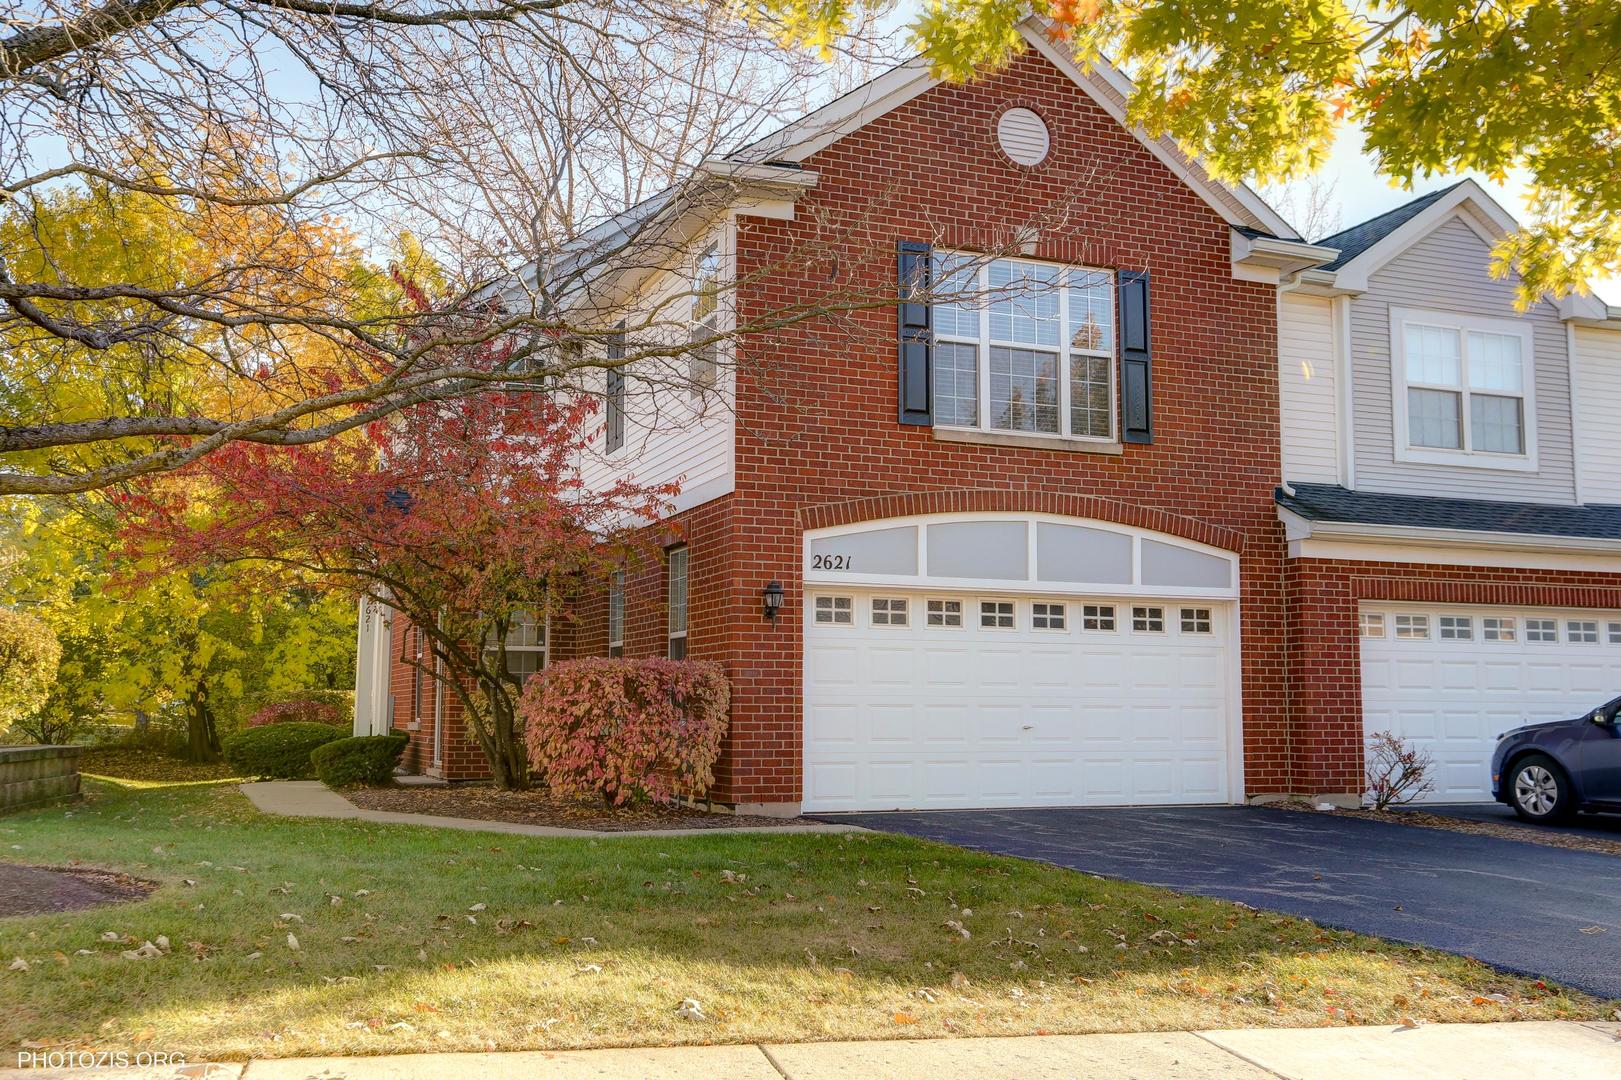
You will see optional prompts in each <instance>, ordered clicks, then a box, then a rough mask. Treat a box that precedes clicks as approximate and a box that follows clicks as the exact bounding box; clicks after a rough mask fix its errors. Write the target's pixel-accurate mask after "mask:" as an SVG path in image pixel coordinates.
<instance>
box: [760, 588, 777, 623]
mask: <svg viewBox="0 0 1621 1080" xmlns="http://www.w3.org/2000/svg"><path fill="white" fill-rule="evenodd" d="M760 595H761V596H763V597H765V617H766V618H768V619H770V620H771V621H772V622H776V621H777V609H778V608H780V607H782V582H780V581H776V580H773V581H772V582H771V584H769V585H767V586H766V587H765V588H763V589H761V590H760Z"/></svg>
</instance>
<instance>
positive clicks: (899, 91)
mask: <svg viewBox="0 0 1621 1080" xmlns="http://www.w3.org/2000/svg"><path fill="white" fill-rule="evenodd" d="M1019 32H1020V33H1021V34H1022V35H1023V37H1024V39H1025V41H1026V42H1028V43H1029V44H1030V46H1031V47H1032V48H1034V49H1035V51H1036V52H1038V53H1039V54H1041V55H1042V56H1043V57H1045V58H1046V59H1047V60H1048V61H1049V62H1050V63H1052V64H1053V66H1055V67H1056V68H1058V70H1059V71H1062V72H1063V73H1064V74H1065V75H1067V76H1069V78H1070V80H1071V81H1072V82H1074V83H1075V85H1076V86H1078V87H1080V89H1081V90H1082V91H1084V92H1085V93H1086V95H1087V96H1088V97H1090V98H1091V99H1092V100H1093V101H1095V102H1096V103H1097V104H1098V105H1099V106H1100V107H1102V109H1103V110H1104V111H1105V112H1107V113H1108V114H1109V115H1110V116H1112V117H1113V118H1114V120H1115V122H1116V123H1118V124H1120V125H1121V126H1122V127H1125V128H1126V130H1128V131H1130V132H1131V134H1132V135H1133V136H1134V137H1135V138H1136V139H1137V141H1138V142H1140V143H1142V145H1143V146H1144V147H1145V148H1146V149H1147V150H1148V151H1149V153H1151V154H1153V155H1154V157H1156V158H1158V159H1159V161H1160V163H1161V164H1163V165H1164V166H1165V167H1166V168H1168V169H1170V170H1171V172H1172V173H1174V174H1176V176H1177V177H1178V178H1179V179H1180V180H1181V181H1182V182H1183V183H1184V184H1186V185H1187V186H1188V187H1189V188H1190V189H1191V190H1192V191H1193V192H1194V194H1196V195H1198V196H1199V198H1201V199H1202V200H1204V202H1205V203H1206V204H1207V205H1208V206H1209V207H1210V208H1211V209H1212V210H1214V211H1216V213H1217V214H1219V215H1220V216H1221V218H1222V220H1224V221H1226V222H1227V223H1228V224H1229V225H1233V226H1237V227H1245V228H1251V229H1260V230H1262V231H1264V232H1269V233H1272V234H1274V235H1276V236H1280V237H1282V238H1284V239H1286V240H1298V239H1300V234H1299V233H1298V232H1296V231H1295V230H1294V229H1293V228H1292V227H1291V226H1290V225H1289V223H1288V222H1287V221H1284V220H1283V218H1281V217H1280V216H1278V213H1277V211H1275V210H1273V209H1272V208H1271V207H1270V206H1268V205H1267V204H1266V203H1265V201H1264V200H1262V199H1261V197H1260V196H1259V195H1257V194H1255V192H1253V191H1251V190H1250V189H1249V188H1248V187H1247V186H1245V185H1243V184H1237V185H1228V184H1223V183H1221V182H1220V181H1218V180H1216V179H1214V178H1213V177H1211V176H1210V175H1209V174H1208V173H1206V172H1205V170H1204V167H1203V166H1201V165H1200V164H1199V163H1198V162H1197V161H1195V160H1194V159H1193V158H1190V157H1189V156H1188V155H1187V154H1185V153H1183V152H1182V150H1181V148H1179V147H1178V146H1177V145H1176V143H1175V141H1174V140H1172V139H1170V138H1169V137H1164V138H1159V139H1155V138H1152V137H1151V136H1150V135H1149V134H1148V133H1147V132H1145V131H1144V130H1142V129H1141V128H1139V127H1134V126H1127V124H1126V108H1125V103H1126V101H1127V100H1128V99H1129V98H1130V97H1131V90H1132V86H1131V80H1130V79H1128V78H1126V76H1125V75H1123V74H1121V73H1120V72H1119V71H1117V70H1116V69H1115V68H1113V67H1112V66H1110V65H1109V64H1107V63H1104V62H1102V61H1100V62H1099V63H1098V64H1096V65H1095V66H1094V67H1093V68H1092V69H1091V70H1089V71H1083V70H1082V69H1081V67H1080V66H1079V65H1078V64H1076V62H1075V59H1074V57H1072V56H1070V55H1069V54H1068V52H1067V51H1066V50H1064V49H1062V48H1060V47H1058V46H1056V45H1054V44H1053V43H1052V42H1051V41H1049V40H1048V38H1047V35H1046V34H1045V33H1044V32H1043V31H1042V29H1041V25H1040V23H1039V21H1038V20H1035V19H1029V20H1026V21H1025V23H1024V24H1023V25H1022V26H1021V27H1020V28H1019ZM938 85H940V80H939V79H936V78H935V77H934V76H932V75H930V74H929V64H928V61H927V60H925V59H924V58H922V57H917V58H915V59H912V60H909V61H907V62H906V63H904V64H902V65H900V66H899V67H895V68H891V69H890V70H889V71H886V72H885V73H884V74H882V75H880V76H878V77H877V78H876V79H873V80H872V81H871V82H869V83H866V84H865V85H863V86H860V87H858V88H856V89H855V90H852V91H850V92H849V93H848V94H845V95H844V96H842V97H839V98H836V99H835V100H833V101H832V102H830V103H828V104H827V105H824V106H822V107H821V108H820V109H817V110H815V111H814V112H812V113H809V114H808V115H806V116H803V117H801V118H800V119H798V120H796V121H794V122H793V123H791V124H789V125H788V126H786V127H784V128H783V129H782V130H780V131H778V132H776V133H774V134H772V135H767V136H766V137H765V138H763V139H760V140H758V141H757V142H754V143H751V144H750V145H748V146H746V147H744V148H743V149H742V150H739V151H738V152H737V153H736V154H733V155H732V156H733V157H734V158H738V159H741V160H746V161H795V162H797V161H803V160H804V159H805V158H807V157H809V156H811V155H812V154H814V153H816V152H817V151H819V150H822V149H824V148H826V147H828V146H830V145H832V144H833V143H835V142H837V141H838V140H839V139H842V138H844V137H845V136H846V135H849V134H850V133H851V132H854V131H856V130H858V129H860V128H861V127H863V126H865V125H866V124H869V123H871V122H872V121H874V120H876V119H878V118H879V117H880V116H883V115H884V114H885V113H887V112H890V111H891V110H893V109H897V108H899V107H900V106H902V105H904V104H906V103H907V102H909V101H911V100H912V99H913V98H915V97H918V96H919V95H921V94H923V93H924V92H926V91H928V90H932V89H933V88H934V87H936V86H938Z"/></svg>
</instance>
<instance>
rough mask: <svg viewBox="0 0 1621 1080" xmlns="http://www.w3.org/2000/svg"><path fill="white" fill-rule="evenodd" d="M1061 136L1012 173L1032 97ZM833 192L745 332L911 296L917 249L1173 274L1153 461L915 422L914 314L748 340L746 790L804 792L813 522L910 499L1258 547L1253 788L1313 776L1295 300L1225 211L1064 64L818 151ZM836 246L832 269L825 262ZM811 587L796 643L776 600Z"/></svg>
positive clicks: (741, 430)
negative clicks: (946, 435) (1289, 302)
mask: <svg viewBox="0 0 1621 1080" xmlns="http://www.w3.org/2000/svg"><path fill="white" fill-rule="evenodd" d="M1015 101H1016V102H1018V103H1019V104H1023V105H1025V106H1027V107H1031V108H1034V109H1035V110H1036V111H1037V112H1039V113H1040V114H1041V115H1042V117H1043V118H1044V119H1045V120H1046V122H1047V124H1048V127H1049V128H1050V130H1051V133H1052V144H1053V150H1052V154H1051V156H1050V157H1049V159H1048V160H1047V161H1046V162H1045V163H1043V164H1042V165H1041V166H1038V167H1037V168H1034V169H1025V168H1020V167H1018V166H1015V165H1012V164H1011V163H1009V162H1008V161H1007V160H1006V159H1005V158H1004V157H1002V156H1001V155H1000V153H999V151H998V150H997V148H996V146H995V136H994V130H995V121H996V118H997V117H998V116H999V115H1000V113H1001V111H1002V110H1003V109H1004V108H1005V107H1006V106H1007V105H1008V104H1010V103H1013V102H1015ZM804 164H805V166H806V167H807V168H810V169H813V170H814V171H815V172H816V173H817V175H818V177H819V180H818V183H817V186H816V187H815V188H814V189H813V190H812V191H811V192H810V194H808V195H807V196H806V197H805V198H803V199H801V201H800V203H799V205H798V207H797V210H796V220H795V221H793V222H777V221H760V220H755V219H748V218H745V219H743V220H742V222H741V223H740V228H739V237H738V258H739V266H738V272H739V276H740V279H741V280H744V281H745V282H747V283H746V284H745V285H743V286H741V287H740V289H739V295H738V307H739V313H740V318H741V319H743V320H747V319H749V318H751V317H753V316H755V315H758V314H759V313H762V312H765V311H769V310H772V309H773V308H774V307H775V306H777V305H780V304H781V302H782V300H783V298H784V297H790V298H798V299H805V300H814V299H815V298H818V297H823V298H825V297H829V296H830V295H831V294H833V293H839V294H842V295H847V296H849V295H853V296H875V295H892V294H893V289H894V288H895V244H896V242H897V241H899V240H903V239H904V240H930V239H934V238H936V237H937V236H938V237H940V238H941V242H942V243H943V244H945V245H946V246H955V247H962V248H970V249H971V248H974V247H983V246H985V245H986V241H985V238H986V237H992V236H996V235H1002V236H1005V235H1006V234H1007V233H1008V231H1009V230H1010V229H1012V228H1015V227H1021V226H1026V225H1032V224H1041V225H1042V233H1041V236H1040V239H1039V242H1038V243H1037V246H1036V248H1035V251H1034V253H1033V254H1034V255H1035V256H1036V257H1038V258H1043V259H1052V260H1058V261H1082V262H1087V263H1090V264H1093V265H1103V266H1110V267H1120V268H1126V269H1146V270H1148V271H1150V273H1151V275H1152V283H1153V285H1152V304H1151V307H1152V316H1153V326H1152V333H1153V353H1154V411H1155V428H1156V439H1155V442H1154V444H1153V445H1152V446H1128V447H1126V449H1125V453H1124V454H1123V455H1122V456H1106V455H1098V454H1083V453H1073V452H1064V451H1047V450H1025V449H1008V448H1000V447H988V446H973V445H969V446H965V445H961V444H955V443H941V442H936V441H934V439H933V438H932V434H931V432H930V431H929V430H928V429H924V428H915V427H902V426H901V425H900V424H898V423H897V421H896V407H897V403H896V359H895V348H896V346H895V313H894V310H893V308H887V307H885V308H877V309H874V310H871V311H856V312H851V313H848V314H844V315H842V316H839V317H836V318H835V317H829V318H823V319H818V320H815V321H812V322H808V323H803V324H799V325H795V326H791V327H787V328H784V329H782V330H779V331H774V332H771V333H768V334H762V335H758V336H755V337H752V338H750V339H748V340H747V341H745V342H743V343H741V345H740V350H739V367H740V375H739V383H740V389H739V399H738V405H737V427H738V447H737V492H736V495H735V499H734V503H735V516H734V526H733V536H734V537H735V539H736V540H737V544H736V557H735V558H734V560H733V561H732V563H731V572H730V578H729V583H728V584H729V590H730V591H729V594H728V596H727V598H726V600H725V604H726V606H727V607H728V608H729V609H731V610H733V611H735V612H736V613H737V620H736V622H735V624H734V631H733V633H732V634H731V635H730V637H729V641H728V643H727V648H726V656H725V659H727V660H728V663H729V666H730V667H731V670H732V675H733V679H734V683H735V686H734V699H733V700H734V708H733V735H732V751H731V762H730V765H731V769H730V770H729V772H728V773H727V774H726V777H725V781H726V787H727V790H726V793H725V794H726V796H727V797H728V798H732V799H737V800H742V801H749V802H754V801H762V802H775V801H793V800H796V799H798V798H799V791H800V787H799V785H800V776H799V774H800V758H801V749H800V724H801V710H800V695H801V671H800V665H801V660H800V658H801V631H800V626H801V623H800V603H801V588H800V566H801V546H800V545H801V525H800V517H801V514H802V512H805V511H808V510H809V508H812V507H816V506H819V505H822V504H829V503H843V502H847V501H850V500H855V499H860V498H865V497H870V496H875V495H884V494H890V493H916V492H930V491H980V490H988V491H995V492H1001V493H1005V494H1006V495H1007V496H1008V497H1009V498H1010V499H1011V502H1010V504H1009V505H1021V506H1026V507H1028V508H1034V506H1035V505H1036V504H1038V503H1040V501H1041V500H1043V499H1046V498H1048V497H1051V496H1096V497H1099V498H1100V499H1101V500H1103V501H1101V502H1100V503H1099V504H1098V505H1099V506H1100V507H1102V508H1103V509H1104V511H1105V514H1104V516H1108V514H1109V513H1110V512H1112V511H1110V510H1109V508H1110V507H1117V508H1118V507H1124V508H1126V509H1125V510H1124V511H1121V512H1123V513H1136V512H1137V511H1139V510H1150V511H1153V510H1159V511H1165V512H1168V513H1171V514H1174V515H1176V516H1177V517H1178V518H1181V519H1193V520H1194V521H1196V522H1200V523H1204V524H1206V525H1208V526H1210V527H1212V528H1215V529H1219V530H1222V531H1223V532H1224V534H1226V535H1232V534H1237V535H1239V536H1243V537H1245V538H1246V542H1245V543H1244V545H1243V547H1244V550H1243V553H1242V559H1241V573H1242V578H1243V581H1242V605H1243V612H1242V618H1243V634H1244V644H1245V656H1244V663H1243V692H1244V698H1245V717H1244V722H1245V729H1246V733H1247V738H1246V759H1247V760H1246V771H1247V774H1248V786H1249V787H1250V789H1251V790H1278V789H1280V788H1283V787H1286V786H1287V785H1288V784H1289V782H1290V779H1291V778H1290V775H1289V769H1290V763H1289V761H1288V757H1287V748H1288V725H1287V717H1286V714H1285V695H1284V687H1285V679H1284V634H1285V628H1284V613H1283V572H1282V571H1283V555H1284V546H1283V540H1282V535H1281V530H1280V527H1279V525H1278V523H1277V521H1276V517H1275V513H1274V511H1273V507H1272V499H1271V492H1272V489H1273V485H1274V484H1275V483H1276V481H1277V479H1278V476H1279V460H1278V458H1279V449H1278V414H1277V401H1278V397H1277V383H1276V379H1277V352H1276V349H1277V346H1276V313H1275V300H1274V296H1273V290H1272V289H1271V288H1270V287H1268V286H1264V285H1260V284H1253V283H1246V282H1240V281H1235V280H1233V277H1232V273H1231V270H1230V266H1229V229H1228V226H1227V224H1226V223H1225V222H1224V221H1223V220H1222V219H1221V218H1220V217H1219V216H1218V215H1217V214H1216V213H1215V211H1213V210H1212V209H1211V208H1210V207H1209V206H1207V205H1206V204H1205V203H1204V202H1202V201H1201V200H1200V199H1199V198H1198V197H1197V196H1196V195H1194V194H1193V192H1192V191H1191V190H1189V189H1188V188H1187V187H1186V186H1185V185H1184V184H1183V183H1182V181H1180V180H1179V179H1178V178H1177V177H1176V176H1174V175H1173V174H1172V173H1171V172H1170V171H1169V170H1168V169H1166V168H1165V167H1164V166H1163V165H1161V164H1160V163H1159V162H1158V161H1157V160H1156V159H1155V158H1154V157H1153V156H1152V155H1151V154H1150V153H1149V152H1148V151H1147V150H1146V149H1144V148H1143V147H1142V146H1141V144H1139V143H1138V142H1137V141H1136V140H1135V139H1134V138H1132V136H1131V135H1129V134H1128V133H1127V132H1125V131H1124V130H1123V129H1122V128H1121V127H1120V126H1119V125H1118V124H1117V123H1115V121H1114V120H1113V119H1112V118H1110V117H1109V116H1108V114H1107V113H1105V112H1104V111H1103V110H1102V109H1101V108H1099V107H1098V106H1097V105H1095V104H1094V103H1092V102H1091V101H1090V99H1088V98H1086V97H1085V96H1084V95H1083V94H1082V92H1081V91H1080V90H1078V89H1077V88H1076V87H1075V86H1074V84H1073V83H1071V82H1070V81H1069V80H1068V79H1067V78H1065V77H1064V76H1063V75H1062V74H1061V73H1059V72H1058V71H1057V70H1056V69H1055V68H1053V67H1052V66H1051V65H1049V64H1048V63H1047V62H1046V61H1044V60H1042V59H1041V58H1039V57H1036V56H1034V55H1027V56H1025V57H1022V58H1020V59H1018V60H1016V61H1015V62H1014V63H1013V64H1012V65H1011V67H1010V68H1009V69H1008V70H1007V71H1005V72H1002V73H1000V74H997V75H994V76H990V77H987V78H984V79H981V80H978V81H976V82H974V83H972V84H970V85H967V86H941V87H937V88H935V89H932V90H930V91H928V92H927V93H925V94H923V95H922V96H920V97H918V98H917V99H915V100H913V101H912V102H910V103H908V104H906V105H904V106H902V107H900V108H898V109H896V110H894V111H893V112H891V113H889V114H888V115H886V116H884V117H882V118H880V119H878V120H876V121H874V122H872V123H871V124H869V125H867V126H866V127H864V128H862V129H861V130H860V131H857V132H855V133H854V134H852V135H849V136H847V137H845V138H844V139H841V140H840V141H839V142H837V143H835V144H833V145H832V146H831V147H829V148H827V149H825V150H823V151H821V152H819V153H817V154H815V155H813V156H812V157H811V158H810V159H808V160H807V161H806V162H805V163H804ZM817 245H822V246H823V248H824V251H823V252H822V253H821V254H820V255H819V257H816V258H807V257H805V255H804V252H805V251H806V250H807V249H809V248H811V247H814V246H817ZM773 578H776V579H778V580H780V581H782V583H783V585H784V586H785V588H786V590H787V599H786V603H785V605H784V610H783V617H782V618H781V619H780V620H779V621H778V622H777V624H776V625H775V626H772V625H771V624H770V623H768V622H766V621H764V620H763V619H761V618H760V616H759V614H758V610H757V609H758V604H759V590H760V589H761V588H762V586H764V584H765V583H766V582H767V581H769V580H771V579H773Z"/></svg>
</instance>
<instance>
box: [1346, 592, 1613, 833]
mask: <svg viewBox="0 0 1621 1080" xmlns="http://www.w3.org/2000/svg"><path fill="white" fill-rule="evenodd" d="M1361 619H1362V626H1361V632H1362V716H1363V727H1364V730H1365V732H1366V733H1367V734H1370V735H1371V734H1372V733H1374V732H1376V731H1387V730H1388V731H1394V732H1395V733H1396V734H1398V735H1400V736H1402V737H1404V738H1407V739H1411V740H1412V741H1413V742H1414V743H1415V744H1417V745H1419V746H1422V747H1424V748H1425V749H1427V750H1428V751H1429V752H1430V754H1431V756H1432V757H1434V759H1435V763H1436V766H1437V775H1436V779H1435V790H1434V791H1433V792H1432V793H1431V794H1430V795H1429V796H1428V799H1429V800H1430V801H1432V802H1472V801H1479V800H1486V799H1490V798H1491V788H1490V785H1491V777H1490V775H1489V770H1490V767H1491V756H1492V749H1493V748H1494V747H1495V746H1496V743H1497V736H1498V735H1499V734H1501V733H1502V732H1504V731H1507V730H1509V729H1510V728H1514V727H1519V726H1520V725H1522V724H1527V723H1536V722H1538V721H1542V720H1563V719H1568V718H1570V717H1573V716H1579V715H1581V714H1582V713H1583V712H1584V711H1586V710H1589V709H1591V708H1593V706H1595V705H1601V704H1603V703H1604V702H1606V701H1609V700H1611V699H1612V698H1614V697H1616V696H1617V695H1618V694H1621V612H1593V611H1546V610H1540V609H1515V608H1450V607H1419V606H1409V605H1372V606H1365V607H1364V608H1363V610H1362V613H1361Z"/></svg>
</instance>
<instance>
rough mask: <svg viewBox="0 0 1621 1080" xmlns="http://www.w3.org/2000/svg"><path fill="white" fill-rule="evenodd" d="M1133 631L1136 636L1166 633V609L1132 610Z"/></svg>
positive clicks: (1144, 608) (1145, 608)
mask: <svg viewBox="0 0 1621 1080" xmlns="http://www.w3.org/2000/svg"><path fill="white" fill-rule="evenodd" d="M1131 630H1132V633H1134V634H1163V633H1165V609H1164V608H1162V607H1134V608H1132V609H1131Z"/></svg>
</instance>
